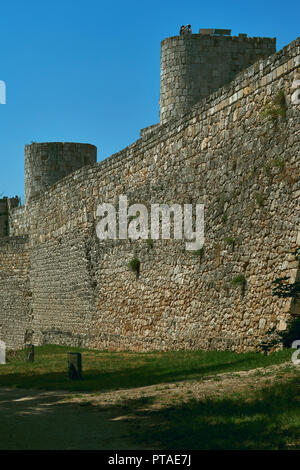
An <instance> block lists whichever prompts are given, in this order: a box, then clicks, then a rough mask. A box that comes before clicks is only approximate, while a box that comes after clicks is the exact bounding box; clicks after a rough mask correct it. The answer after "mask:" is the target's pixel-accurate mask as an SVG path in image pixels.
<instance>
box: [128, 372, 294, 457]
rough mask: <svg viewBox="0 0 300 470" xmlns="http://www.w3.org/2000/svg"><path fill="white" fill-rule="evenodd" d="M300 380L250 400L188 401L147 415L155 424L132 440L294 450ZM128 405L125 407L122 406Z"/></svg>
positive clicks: (168, 445)
mask: <svg viewBox="0 0 300 470" xmlns="http://www.w3.org/2000/svg"><path fill="white" fill-rule="evenodd" d="M299 392H300V381H299V379H293V380H290V381H289V382H287V383H285V384H277V385H275V386H272V387H269V388H265V389H263V390H261V391H256V392H255V394H254V395H253V394H252V397H251V398H250V397H248V396H247V395H245V394H243V395H240V396H236V397H226V398H221V399H220V398H219V399H217V398H216V399H209V400H205V401H196V400H190V401H189V402H188V403H187V404H184V405H180V404H179V405H178V406H172V407H168V408H166V409H164V410H162V411H151V412H149V413H148V417H149V418H150V420H149V421H150V422H151V421H153V422H154V423H155V422H157V423H159V425H156V426H155V425H153V426H152V428H150V429H149V428H148V429H147V431H146V432H139V433H136V434H135V436H134V437H135V439H136V442H139V443H143V444H149V443H151V442H156V443H157V445H158V446H159V448H160V449H185V450H193V449H196V450H197V449H200V450H201V449H203V450H221V449H226V450H227V449H229V450H238V449H241V450H242V449H249V450H267V449H270V450H272V449H274V450H275V449H300V406H299V405H300V400H299V395H300V393H299ZM127 406H130V403H127Z"/></svg>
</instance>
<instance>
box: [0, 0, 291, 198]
mask: <svg viewBox="0 0 300 470" xmlns="http://www.w3.org/2000/svg"><path fill="white" fill-rule="evenodd" d="M299 14H300V3H299V2H296V1H294V2H293V3H289V4H285V3H284V2H282V1H280V2H279V1H278V0H275V1H270V0H263V1H261V0H260V1H258V0H253V1H252V2H247V1H243V2H241V1H230V0H228V1H226V2H225V1H224V0H215V1H212V2H200V1H199V0H192V1H183V0H181V1H178V0H161V1H157V0H152V1H143V0H140V1H130V0H128V1H120V0H115V1H114V2H112V1H111V2H109V1H105V2H104V1H102V0H85V1H78V0H71V1H67V0H59V1H57V0H52V1H44V0H43V1H41V0H39V1H33V0H26V1H25V0H22V1H14V0H11V1H10V2H2V4H1V11H0V80H4V81H5V82H6V86H7V104H6V105H0V193H2V195H6V196H14V195H15V194H18V195H20V196H23V195H24V145H25V144H28V143H31V142H32V141H36V142H47V141H50V142H51V141H62V142H67V141H70V142H72V141H73V142H87V143H91V144H94V145H96V146H97V147H98V160H99V161H100V160H102V159H103V158H106V157H108V156H109V155H111V154H113V153H115V152H118V151H119V150H121V149H122V148H124V147H126V146H127V145H129V144H131V143H132V142H134V141H135V140H137V139H138V138H139V130H140V129H141V128H143V127H146V126H148V125H151V124H154V123H156V122H158V120H159V117H158V113H159V107H158V100H159V81H160V42H161V41H162V40H163V39H164V38H166V37H169V36H175V35H177V34H178V30H179V27H180V26H181V24H187V23H190V24H191V25H192V29H193V32H198V30H199V28H210V27H212V28H228V29H231V30H232V35H237V34H238V33H247V34H248V36H265V37H277V50H279V49H281V48H282V47H284V46H285V45H287V44H288V43H289V42H291V41H293V40H294V39H296V38H297V36H299V29H298V28H299V16H300V15H299Z"/></svg>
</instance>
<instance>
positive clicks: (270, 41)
mask: <svg viewBox="0 0 300 470" xmlns="http://www.w3.org/2000/svg"><path fill="white" fill-rule="evenodd" d="M230 33H231V31H230V30H216V29H210V30H209V29H205V30H201V29H200V31H199V34H184V35H183V36H174V37H171V38H167V39H165V40H163V41H162V43H161V79H160V102H159V104H160V123H161V124H164V123H165V122H167V121H169V120H170V119H173V118H175V117H176V116H179V115H181V114H185V113H186V112H188V111H189V110H190V108H191V107H192V106H193V105H194V104H195V103H197V102H198V101H200V100H201V99H202V98H204V97H206V96H208V95H210V94H211V93H213V92H214V91H216V90H217V89H218V88H220V87H222V86H223V85H225V84H226V83H229V82H230V81H231V80H233V79H234V77H235V76H236V75H237V74H238V73H239V72H241V71H242V70H244V69H246V68H247V67H249V66H250V65H252V64H254V62H256V61H257V60H259V59H264V58H266V57H268V56H269V55H271V54H273V53H275V52H276V39H275V38H257V37H255V38H248V37H247V34H240V35H239V36H231V35H230Z"/></svg>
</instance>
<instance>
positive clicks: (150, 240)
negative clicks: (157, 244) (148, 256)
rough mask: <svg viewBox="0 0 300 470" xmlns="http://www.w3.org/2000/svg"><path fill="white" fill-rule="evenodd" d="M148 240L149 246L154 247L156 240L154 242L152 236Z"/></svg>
mask: <svg viewBox="0 0 300 470" xmlns="http://www.w3.org/2000/svg"><path fill="white" fill-rule="evenodd" d="M146 242H147V245H148V247H149V248H153V246H154V242H153V240H152V238H147V240H146Z"/></svg>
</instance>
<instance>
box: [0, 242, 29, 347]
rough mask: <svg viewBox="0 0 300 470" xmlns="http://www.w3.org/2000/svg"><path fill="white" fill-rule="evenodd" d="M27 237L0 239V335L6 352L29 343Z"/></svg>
mask: <svg viewBox="0 0 300 470" xmlns="http://www.w3.org/2000/svg"><path fill="white" fill-rule="evenodd" d="M29 266H30V256H29V242H28V236H27V237H26V236H24V237H9V238H8V237H6V238H1V239H0V305H1V309H0V332H1V340H3V341H5V343H6V346H7V348H8V349H17V348H22V347H23V346H24V343H25V342H28V341H31V340H32V330H31V328H32V316H31V309H30V299H31V291H30V286H29Z"/></svg>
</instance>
